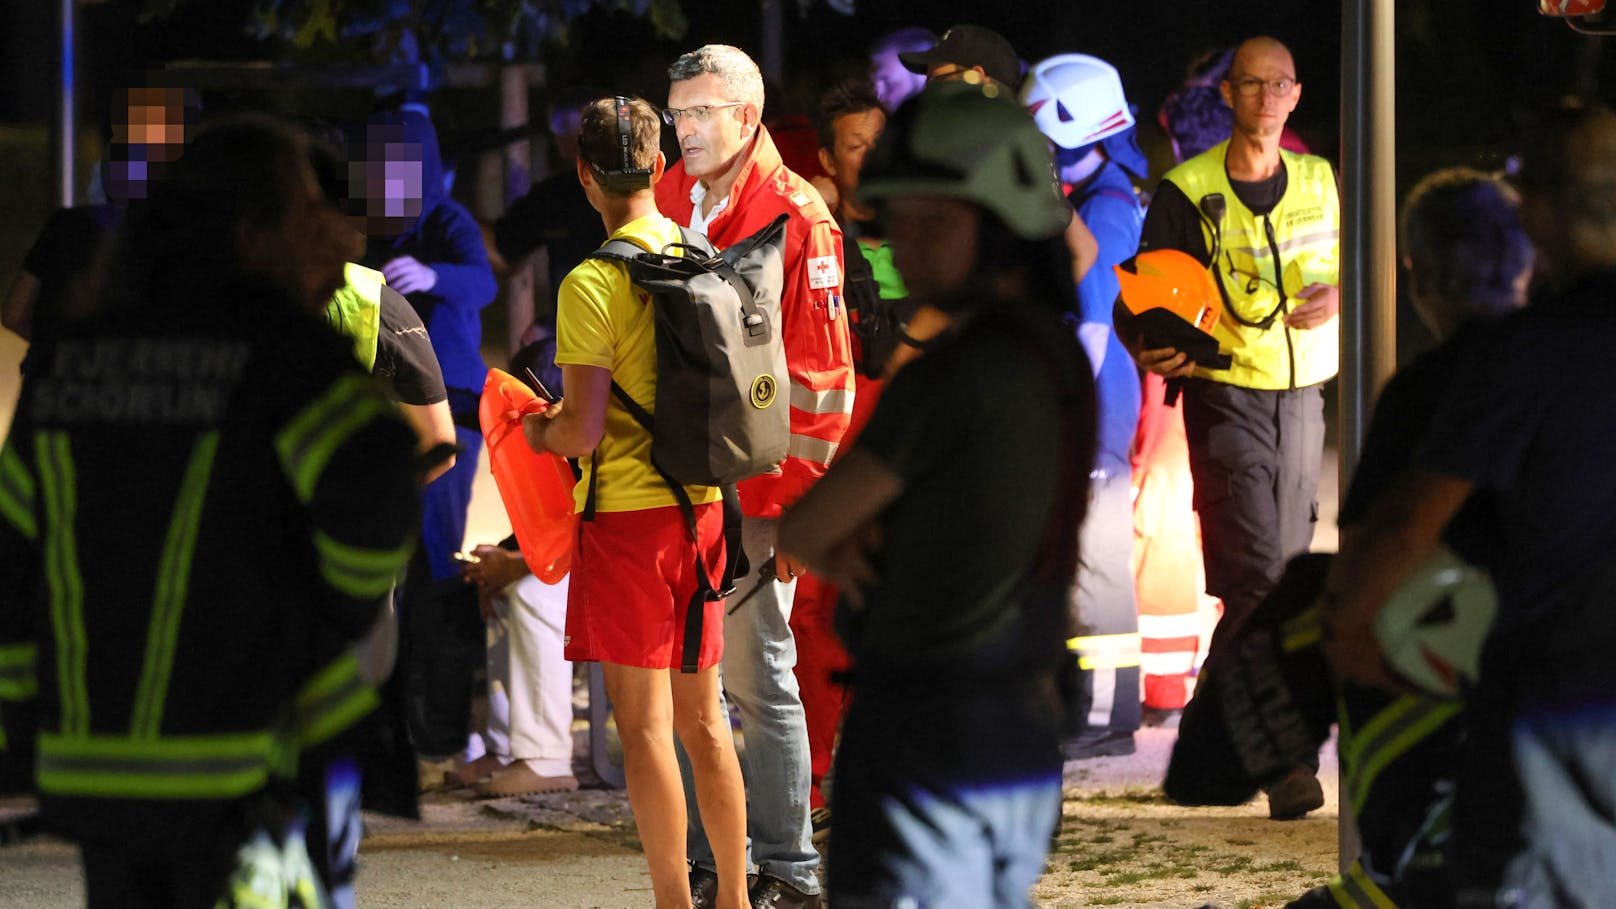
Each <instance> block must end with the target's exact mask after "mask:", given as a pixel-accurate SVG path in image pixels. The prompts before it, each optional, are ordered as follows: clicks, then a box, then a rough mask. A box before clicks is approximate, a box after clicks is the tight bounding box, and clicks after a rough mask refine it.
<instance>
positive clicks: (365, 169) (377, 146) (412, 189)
mask: <svg viewBox="0 0 1616 909" xmlns="http://www.w3.org/2000/svg"><path fill="white" fill-rule="evenodd" d="M355 152H356V153H355V154H353V155H352V156H351V161H350V162H349V164H348V185H349V186H350V187H352V191H353V193H354V194H355V196H356V197H357V199H358V201H361V202H363V204H364V207H365V233H367V234H372V235H376V236H392V235H394V234H398V233H400V232H402V231H403V230H405V229H406V228H408V227H409V226H410V225H412V224H414V223H415V219H417V218H419V217H421V208H422V206H423V204H424V202H423V200H424V198H425V185H424V180H425V173H426V167H425V165H424V164H423V163H422V160H423V158H424V156H425V154H426V151H425V149H423V148H422V147H421V143H419V142H409V141H406V140H405V138H404V126H403V125H402V124H398V123H373V124H371V125H369V126H366V127H365V147H364V148H363V149H356V150H355Z"/></svg>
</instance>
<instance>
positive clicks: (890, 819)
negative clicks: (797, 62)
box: [780, 84, 1094, 909]
mask: <svg viewBox="0 0 1616 909" xmlns="http://www.w3.org/2000/svg"><path fill="white" fill-rule="evenodd" d="M986 89H987V87H985V86H972V85H959V84H947V85H935V84H934V85H928V86H927V87H926V89H925V90H924V91H923V92H921V93H920V95H918V96H917V97H916V98H915V99H914V100H912V101H911V102H910V103H909V104H906V105H904V107H903V108H902V109H900V110H899V111H898V113H897V114H895V115H894V117H893V120H892V124H891V126H890V127H889V128H888V130H887V132H886V133H885V134H884V135H883V136H882V138H881V141H880V144H879V145H878V146H877V148H876V151H875V153H874V154H873V155H872V156H871V161H870V166H869V170H868V171H867V175H866V178H865V180H864V182H862V183H861V188H860V195H861V197H863V198H868V199H874V200H877V201H878V204H883V205H884V206H885V209H886V210H885V215H886V219H887V223H888V224H889V225H890V227H891V240H892V243H893V245H894V247H895V250H896V256H897V259H898V267H899V268H900V269H901V270H902V272H903V274H904V275H905V277H906V278H908V279H909V282H910V283H909V289H910V292H911V293H912V294H913V295H914V296H915V297H916V298H917V299H919V300H921V301H923V302H924V304H925V305H928V306H933V307H936V308H937V309H939V310H940V311H942V312H945V313H947V314H948V315H949V317H950V322H951V327H950V328H949V329H948V330H947V331H946V332H945V333H944V334H942V335H940V336H938V337H936V338H934V339H933V342H932V344H931V345H930V346H929V348H928V350H927V352H926V354H925V356H923V357H920V358H919V359H917V360H914V361H913V362H911V363H910V364H908V365H906V366H904V367H903V369H902V370H900V371H899V372H898V373H896V374H895V375H894V376H893V378H892V380H891V381H890V382H889V383H888V385H887V387H886V391H885V393H884V394H883V396H882V399H881V402H880V403H879V404H878V405H876V412H875V414H874V416H873V417H871V419H870V423H869V425H868V426H866V427H865V429H864V432H863V434H861V435H860V436H859V438H858V440H857V441H856V442H855V443H854V445H853V447H852V449H851V451H849V452H848V453H847V454H846V455H845V456H844V457H843V458H841V459H840V460H838V461H837V462H836V463H835V464H834V465H832V466H831V469H830V471H829V473H827V474H826V475H825V477H824V479H823V480H821V481H820V483H819V485H817V486H815V487H814V488H813V489H810V490H809V491H808V493H807V494H806V495H804V496H803V498H802V499H801V500H800V501H799V502H798V503H797V505H796V507H795V508H793V509H792V511H791V512H790V513H789V514H788V515H787V516H786V518H785V520H784V521H783V522H782V525H781V529H780V545H781V547H782V548H783V549H784V550H785V551H787V552H791V553H794V554H796V555H799V556H801V557H802V558H803V559H804V560H805V561H806V562H807V563H808V565H809V566H810V567H811V568H812V569H813V570H814V571H815V572H817V573H822V574H823V575H824V576H825V577H827V578H829V579H831V580H832V581H834V582H835V583H836V584H837V586H838V587H839V588H840V589H841V590H842V591H843V598H842V600H841V603H840V604H839V606H838V609H837V616H836V621H837V630H838V631H839V633H840V634H841V635H842V637H843V639H844V640H845V641H847V644H848V649H849V651H850V652H851V653H852V655H853V661H854V666H855V667H856V669H855V674H854V678H853V700H852V704H851V706H850V707H849V708H848V713H847V717H846V721H845V722H844V724H843V728H842V743H841V748H840V751H839V752H838V754H837V756H836V770H835V776H834V779H835V787H834V788H833V789H832V791H831V800H832V808H833V810H834V811H835V812H836V818H837V827H836V834H835V835H834V836H832V837H831V838H830V849H831V853H830V858H829V862H828V864H829V867H830V882H829V886H830V891H831V903H832V904H833V905H835V906H837V907H840V909H861V907H877V906H882V907H890V906H950V907H952V906H961V907H963V906H970V907H1006V909H1010V907H1025V906H1027V905H1028V890H1029V889H1030V888H1031V887H1032V885H1033V884H1034V883H1035V882H1036V881H1037V879H1038V876H1039V875H1040V874H1041V873H1042V872H1043V867H1044V857H1045V854H1046V852H1047V850H1048V848H1049V843H1050V835H1051V832H1052V831H1053V829H1054V826H1055V823H1056V819H1057V817H1058V816H1059V813H1060V804H1061V765H1062V761H1061V754H1060V737H1061V731H1060V727H1061V725H1062V718H1063V716H1064V714H1063V707H1064V702H1063V698H1062V696H1061V691H1062V690H1063V689H1062V686H1061V685H1059V684H1058V683H1057V678H1058V676H1060V674H1061V673H1062V672H1063V671H1066V669H1067V667H1070V666H1071V663H1070V660H1069V658H1068V657H1067V655H1066V652H1065V645H1064V640H1065V637H1066V634H1065V629H1066V628H1067V627H1069V623H1068V616H1067V608H1066V603H1067V597H1068V596H1069V595H1070V589H1071V585H1072V583H1073V578H1074V574H1075V572H1076V567H1077V563H1078V561H1079V559H1080V557H1081V554H1080V552H1079V547H1078V545H1077V542H1076V541H1077V540H1078V532H1077V530H1078V526H1079V525H1080V524H1081V523H1082V519H1083V511H1084V507H1085V501H1086V497H1085V492H1086V489H1087V486H1088V464H1089V461H1090V458H1091V457H1092V453H1093V446H1094V380H1093V377H1092V374H1091V372H1090V370H1089V365H1088V362H1087V359H1086V357H1085V356H1084V354H1083V349H1082V346H1081V345H1079V344H1078V343H1077V340H1076V338H1075V337H1074V336H1073V334H1072V332H1071V331H1069V330H1064V329H1063V327H1062V323H1061V314H1062V313H1063V312H1068V311H1070V310H1071V309H1072V308H1073V307H1074V306H1075V305H1076V301H1075V300H1074V299H1073V296H1074V286H1073V283H1072V280H1071V263H1070V262H1069V261H1068V258H1069V255H1070V254H1069V252H1068V251H1067V248H1066V244H1065V241H1064V239H1063V235H1064V232H1065V230H1066V227H1067V225H1068V224H1069V223H1070V220H1071V209H1070V207H1069V206H1068V205H1067V204H1066V202H1065V200H1064V199H1062V198H1061V196H1060V193H1059V191H1058V190H1057V189H1056V188H1055V185H1054V183H1053V181H1052V180H1050V178H1049V173H1050V168H1051V161H1050V153H1049V145H1048V143H1047V142H1046V141H1045V139H1044V137H1043V136H1042V135H1041V134H1040V133H1039V132H1038V128H1037V126H1036V125H1035V124H1034V123H1033V122H1032V119H1031V118H1030V117H1028V116H1027V114H1026V112H1025V111H1023V110H1021V109H1019V108H1018V106H1016V105H1013V104H1007V103H1005V102H1004V100H1003V99H1002V98H998V97H994V95H993V94H992V93H990V92H989V91H987V90H986ZM984 138H986V139H987V141H984ZM939 223H946V224H950V225H954V229H952V230H949V231H946V232H943V233H942V234H939V233H938V232H937V231H936V228H935V225H937V224H939ZM961 376H970V377H971V380H970V381H965V382H962V381H961ZM1028 427H1038V429H1037V431H1036V432H1035V433H1034V434H1033V435H1029V434H1028V429H1027V428H1028ZM1015 439H1021V440H1022V444H1006V443H1007V440H1015ZM876 541H879V542H876ZM1068 690H1069V689H1068Z"/></svg>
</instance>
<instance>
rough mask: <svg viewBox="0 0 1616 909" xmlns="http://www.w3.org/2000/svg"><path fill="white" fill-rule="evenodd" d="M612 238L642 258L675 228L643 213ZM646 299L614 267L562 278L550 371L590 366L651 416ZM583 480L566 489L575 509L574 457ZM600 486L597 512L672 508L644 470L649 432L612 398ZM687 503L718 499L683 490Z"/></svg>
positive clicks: (598, 458)
mask: <svg viewBox="0 0 1616 909" xmlns="http://www.w3.org/2000/svg"><path fill="white" fill-rule="evenodd" d="M610 239H612V240H617V239H626V240H630V241H632V242H634V243H636V244H638V245H639V246H640V247H641V248H643V249H645V250H646V251H648V252H660V251H661V250H662V249H663V248H664V247H666V246H667V245H668V244H669V243H677V242H679V226H678V225H677V224H675V223H674V222H673V221H672V220H671V219H668V218H664V217H663V216H661V215H647V216H646V217H643V218H640V219H638V220H635V221H630V222H629V223H627V224H625V225H623V226H622V227H620V228H618V229H617V230H616V231H615V232H614V233H613V234H612V235H611V237H610ZM652 305H653V304H652V302H651V297H650V295H649V294H646V293H644V292H642V291H640V290H639V289H638V288H636V287H635V286H634V284H633V283H632V282H631V281H629V277H628V267H627V266H626V265H624V264H623V263H621V262H607V261H602V260H600V259H585V260H584V261H583V262H582V263H581V264H580V265H579V266H578V267H577V268H574V269H573V270H572V271H571V272H569V273H568V274H567V277H566V280H564V281H562V282H561V290H560V292H559V293H558V294H557V295H556V355H555V361H556V365H558V366H598V367H600V368H602V369H609V370H611V373H612V379H613V380H614V381H616V382H617V384H618V385H621V386H622V387H623V390H624V391H626V392H628V396H629V397H631V398H633V399H634V401H635V402H636V403H638V404H639V405H640V406H641V407H644V408H645V409H646V410H647V411H649V412H651V413H656V326H655V324H654V314H653V311H652ZM578 460H579V464H580V465H581V466H582V467H583V470H584V475H583V479H582V480H580V481H579V482H578V484H577V486H576V487H574V488H573V493H572V495H573V501H574V502H575V503H577V508H578V510H579V511H583V508H584V500H585V499H586V498H587V497H588V495H589V457H588V456H585V457H582V458H579V459H578ZM595 463H596V466H597V467H598V468H599V470H600V485H599V487H598V488H597V489H596V490H595V508H596V510H598V511H641V510H644V509H647V508H661V507H663V506H666V505H675V504H678V500H677V499H675V498H674V497H673V492H672V491H671V490H669V489H668V485H667V484H666V483H664V482H663V480H662V476H661V475H660V474H658V473H657V472H656V468H654V467H652V466H651V434H650V433H648V432H646V431H645V430H644V429H642V428H641V427H640V424H638V423H636V422H635V421H634V417H633V415H632V414H630V413H629V412H628V410H626V409H625V408H624V407H623V405H622V403H621V402H619V401H618V400H617V396H616V395H612V396H611V397H610V398H608V399H607V404H606V433H605V435H604V436H603V437H602V438H601V440H600V445H599V446H598V447H597V448H596V449H595ZM685 491H686V492H687V493H688V494H689V495H690V501H691V502H693V503H695V504H698V505H700V504H702V503H704V502H716V501H718V500H719V498H721V494H720V492H719V489H718V487H716V486H686V487H685Z"/></svg>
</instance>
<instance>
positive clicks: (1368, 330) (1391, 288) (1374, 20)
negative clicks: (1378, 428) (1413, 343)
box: [1341, 0, 1397, 490]
mask: <svg viewBox="0 0 1616 909" xmlns="http://www.w3.org/2000/svg"><path fill="white" fill-rule="evenodd" d="M1392 3H1393V0H1345V6H1344V8H1343V10H1342V67H1341V101H1342V107H1341V488H1342V490H1345V489H1346V488H1347V481H1348V480H1349V479H1350V478H1351V477H1352V471H1353V469H1354V468H1355V467H1357V464H1358V451H1359V449H1360V448H1362V447H1363V437H1364V433H1365V431H1367V429H1368V422H1369V419H1368V418H1369V411H1370V407H1371V405H1372V404H1373V403H1374V398H1375V394H1376V393H1377V392H1379V390H1380V387H1381V385H1382V384H1384V383H1385V381H1386V380H1387V379H1388V378H1390V377H1391V374H1392V372H1393V370H1395V369H1396V368H1397V141H1396V117H1397V105H1396V97H1395V93H1394V91H1393V87H1394V84H1395V81H1396V79H1395V76H1396V73H1395V65H1396V64H1395V41H1394V32H1393V23H1394V18H1393V8H1392Z"/></svg>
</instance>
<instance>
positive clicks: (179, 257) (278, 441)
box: [0, 120, 417, 907]
mask: <svg viewBox="0 0 1616 909" xmlns="http://www.w3.org/2000/svg"><path fill="white" fill-rule="evenodd" d="M356 243H357V236H356V235H354V234H352V233H351V231H349V230H348V228H347V227H346V225H345V224H344V223H343V221H342V218H341V215H340V213H339V212H338V210H337V209H336V207H335V206H333V205H332V204H331V203H329V202H328V201H326V200H325V199H324V198H323V197H322V196H321V194H320V191H319V188H318V186H317V184H316V183H315V180H314V176H313V174H312V172H311V171H310V169H309V166H308V164H307V161H306V157H305V153H304V149H303V147H302V145H301V140H300V139H299V138H298V137H297V136H296V135H295V134H293V133H291V132H289V131H287V130H286V129H284V128H283V127H282V126H280V125H279V124H275V123H272V122H269V121H261V120H232V121H227V122H221V123H219V124H216V125H214V126H213V127H211V128H210V129H208V130H207V131H205V132H204V133H203V134H202V135H200V136H198V138H197V139H196V140H195V142H194V143H193V144H192V147H191V148H190V149H189V150H188V151H187V153H186V156H185V158H184V159H183V161H182V163H181V164H179V165H178V166H177V167H176V169H175V171H174V173H173V174H172V176H171V177H170V179H169V180H168V181H167V182H166V183H164V184H162V185H160V186H159V187H157V188H155V189H154V190H153V195H152V198H151V199H150V201H149V203H148V204H147V205H146V206H144V207H143V209H141V210H138V211H135V212H132V213H131V218H130V223H129V225H128V227H127V229H126V231H125V232H124V233H123V234H122V235H121V236H119V237H118V238H117V239H116V240H115V242H114V245H113V247H112V248H111V250H110V252H109V255H108V257H107V263H108V264H107V268H106V269H105V271H104V272H103V276H104V277H103V278H102V279H101V280H99V281H96V280H92V281H91V282H89V283H88V284H87V285H86V286H85V287H84V288H82V291H83V293H82V294H81V295H80V296H81V297H82V299H81V300H79V307H80V308H79V312H78V316H79V317H78V318H77V319H76V320H75V321H74V322H73V323H72V324H70V325H68V326H65V327H64V330H63V332H62V333H61V336H60V337H59V338H58V339H57V340H56V341H54V342H53V344H52V345H51V349H49V350H45V351H40V352H39V354H40V356H39V360H38V362H39V363H40V368H39V369H38V371H37V373H36V374H33V375H30V376H29V378H28V381H27V383H26V384H25V385H24V387H23V392H22V396H21V400H20V402H19V404H18V410H17V416H16V420H15V423H14V425H13V427H12V430H11V435H10V438H9V439H8V441H7V444H6V447H5V448H4V449H3V450H0V699H4V700H0V716H4V717H5V718H6V720H7V723H6V732H7V738H8V739H9V741H10V744H11V747H12V750H13V752H15V751H17V750H18V749H19V746H20V745H21V744H22V743H21V741H20V739H22V738H23V737H24V736H35V737H36V739H37V740H36V742H35V744H34V748H33V754H34V757H35V781H36V783H37V787H38V791H39V795H40V806H41V814H42V816H43V819H44V822H45V824H46V825H47V827H48V828H49V829H50V830H52V831H53V832H56V833H59V834H61V835H62V836H64V837H67V838H68V839H71V840H73V841H75V842H76V843H78V844H79V846H80V848H81V851H82V858H83V863H84V871H85V883H86V891H87V897H88V902H89V905H90V906H92V907H95V906H111V905H118V906H212V905H214V902H215V901H216V900H217V899H218V898H219V897H220V895H221V894H222V893H223V892H224V887H225V881H226V879H227V877H228V875H229V874H230V872H231V868H232V864H233V862H234V858H233V857H234V854H235V853H236V850H237V848H238V847H239V846H240V845H241V844H242V843H243V842H244V841H245V839H246V837H247V836H248V835H249V833H250V832H251V831H250V826H251V825H252V824H253V823H255V821H254V820H253V819H252V817H251V816H252V814H253V809H254V805H255V804H256V802H257V801H259V800H260V799H261V797H262V793H263V792H264V791H265V790H266V788H267V787H268V786H269V785H270V784H271V782H272V780H274V779H276V778H278V777H280V776H282V775H284V774H285V773H287V772H288V771H290V770H292V769H294V766H295V759H296V754H295V748H296V744H295V743H296V741H297V740H298V739H299V738H307V737H308V735H309V733H308V729H307V727H308V724H310V723H311V722H318V723H326V724H331V725H336V726H340V724H342V723H344V722H348V721H350V720H351V719H353V718H354V717H356V716H357V715H358V714H360V713H362V712H363V710H364V708H365V707H366V706H368V704H370V703H373V700H374V693H373V692H371V691H370V690H369V689H368V687H367V686H365V685H364V684H363V683H362V681H361V679H360V678H359V675H358V673H357V671H356V667H354V666H351V665H342V664H340V661H339V665H331V664H321V663H319V662H318V661H317V660H316V659H315V657H314V655H313V654H312V653H311V649H315V648H311V647H310V646H309V644H310V642H311V641H320V640H326V641H342V640H352V639H355V638H358V637H359V636H360V635H361V634H362V633H363V632H364V631H365V630H366V629H367V627H368V626H369V625H370V624H371V622H372V621H373V620H374V618H375V617H376V615H377V609H378V605H379V603H380V600H381V598H382V596H383V595H385V594H386V593H387V592H388V591H389V590H390V588H391V586H392V583H393V579H394V576H395V575H396V574H397V572H398V571H399V570H400V569H401V567H402V566H403V564H404V561H405V558H406V556H407V555H408V551H409V543H408V541H409V540H410V539H411V538H412V537H413V535H414V531H415V522H416V511H415V509H416V504H415V502H416V488H417V487H416V471H417V464H416V460H415V455H414V448H415V438H414V435H413V434H412V433H411V432H410V430H409V429H408V428H407V427H406V426H405V425H404V423H403V422H402V421H400V420H399V418H398V417H397V415H396V411H395V409H394V408H393V407H392V406H391V404H390V403H389V402H388V399H387V397H386V396H385V395H384V394H383V393H382V392H381V391H380V390H379V388H378V387H377V386H376V385H375V384H374V383H373V381H372V380H371V378H370V377H369V376H367V375H366V374H365V373H364V372H363V371H362V370H361V369H360V368H359V366H358V365H357V364H356V363H355V360H354V357H353V353H352V343H351V342H349V341H345V340H343V339H341V338H339V337H338V336H337V335H336V334H335V333H333V332H332V331H330V330H329V329H328V328H327V327H326V326H325V325H324V324H323V321H322V319H321V317H320V316H319V310H320V307H321V306H323V305H324V303H325V302H326V301H327V300H329V299H330V297H331V294H332V292H333V291H334V290H336V288H337V287H338V286H340V285H341V283H342V266H343V262H344V261H345V260H346V259H348V258H350V257H352V256H354V255H357V253H358V249H357V248H355V247H356ZM317 649H320V650H327V651H328V648H324V647H322V648H317ZM328 652H329V651H328ZM350 662H351V661H350ZM300 690H301V693H300V694H299V692H300ZM31 695H37V700H36V704H35V705H34V706H33V712H34V713H35V719H34V721H33V722H32V723H27V722H19V719H20V718H21V716H22V711H21V710H20V709H19V705H18V704H17V703H14V702H19V701H24V700H28V699H29V697H30V696H31ZM294 701H297V702H298V706H299V708H300V709H302V710H303V712H304V714H305V715H304V716H303V717H301V718H294V717H293V716H292V714H293V703H294ZM311 714H312V716H313V718H312V719H311ZM299 724H300V725H301V727H302V728H301V729H296V728H294V726H296V725H299Z"/></svg>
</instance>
